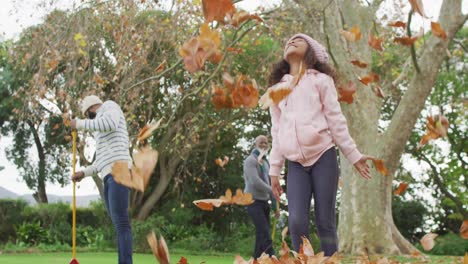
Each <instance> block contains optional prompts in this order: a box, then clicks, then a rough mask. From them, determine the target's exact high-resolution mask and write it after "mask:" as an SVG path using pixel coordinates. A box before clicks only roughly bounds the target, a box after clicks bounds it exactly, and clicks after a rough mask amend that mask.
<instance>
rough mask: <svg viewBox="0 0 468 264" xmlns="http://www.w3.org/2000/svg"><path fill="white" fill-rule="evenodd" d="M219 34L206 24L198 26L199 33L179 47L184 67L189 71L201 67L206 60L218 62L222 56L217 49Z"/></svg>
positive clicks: (194, 70)
mask: <svg viewBox="0 0 468 264" xmlns="http://www.w3.org/2000/svg"><path fill="white" fill-rule="evenodd" d="M220 44H221V36H220V34H219V32H218V31H217V30H211V29H210V27H209V26H208V24H206V23H205V24H203V25H202V27H201V28H200V35H199V36H198V37H193V38H191V39H190V40H189V41H187V42H185V43H184V44H183V45H182V47H180V49H179V55H180V56H181V57H182V58H183V60H184V65H185V69H186V70H187V71H189V72H191V73H193V72H196V71H199V70H201V69H202V67H203V65H204V64H205V61H206V60H209V61H211V62H213V63H218V62H219V61H220V60H221V58H222V53H221V51H220V50H219V45H220Z"/></svg>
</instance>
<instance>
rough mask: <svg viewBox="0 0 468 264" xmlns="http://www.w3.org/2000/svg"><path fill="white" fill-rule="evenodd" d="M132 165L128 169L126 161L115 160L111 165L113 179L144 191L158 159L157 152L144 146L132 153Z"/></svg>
mask: <svg viewBox="0 0 468 264" xmlns="http://www.w3.org/2000/svg"><path fill="white" fill-rule="evenodd" d="M133 160H134V166H133V168H132V169H131V170H130V169H129V168H128V167H129V166H128V162H126V161H117V162H115V163H114V164H113V165H112V176H113V177H114V180H115V181H116V182H117V183H119V184H122V185H124V186H127V187H129V188H132V189H135V190H138V191H140V192H144V191H145V189H146V186H148V183H149V179H150V177H151V174H152V173H153V170H154V168H155V167H156V163H157V161H158V152H157V151H156V150H153V149H151V147H149V146H146V147H144V148H141V149H139V150H138V152H137V153H135V154H134V155H133Z"/></svg>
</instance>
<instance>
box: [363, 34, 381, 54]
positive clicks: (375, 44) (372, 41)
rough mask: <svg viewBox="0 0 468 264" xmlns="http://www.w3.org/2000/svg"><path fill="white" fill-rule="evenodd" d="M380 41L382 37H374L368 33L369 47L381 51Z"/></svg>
mask: <svg viewBox="0 0 468 264" xmlns="http://www.w3.org/2000/svg"><path fill="white" fill-rule="evenodd" d="M382 42H383V38H376V37H374V35H372V34H371V33H369V40H368V42H367V43H368V44H369V46H370V47H371V48H373V49H375V50H378V51H383V47H382Z"/></svg>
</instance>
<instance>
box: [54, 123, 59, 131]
mask: <svg viewBox="0 0 468 264" xmlns="http://www.w3.org/2000/svg"><path fill="white" fill-rule="evenodd" d="M59 128H60V125H59V124H55V125H54V126H53V127H52V129H53V130H57V129H59Z"/></svg>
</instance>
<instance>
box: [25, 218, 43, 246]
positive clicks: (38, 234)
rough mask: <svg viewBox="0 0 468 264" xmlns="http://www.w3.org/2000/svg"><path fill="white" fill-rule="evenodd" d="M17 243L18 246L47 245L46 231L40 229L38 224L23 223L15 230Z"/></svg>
mask: <svg viewBox="0 0 468 264" xmlns="http://www.w3.org/2000/svg"><path fill="white" fill-rule="evenodd" d="M17 236H18V243H19V244H20V245H23V244H24V245H31V246H32V245H38V244H40V243H45V244H47V243H49V238H48V234H47V231H46V230H45V229H44V228H42V227H41V225H40V223H39V222H36V223H23V224H21V225H20V226H19V227H18V230H17Z"/></svg>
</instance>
